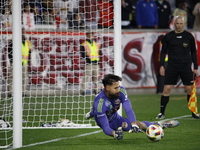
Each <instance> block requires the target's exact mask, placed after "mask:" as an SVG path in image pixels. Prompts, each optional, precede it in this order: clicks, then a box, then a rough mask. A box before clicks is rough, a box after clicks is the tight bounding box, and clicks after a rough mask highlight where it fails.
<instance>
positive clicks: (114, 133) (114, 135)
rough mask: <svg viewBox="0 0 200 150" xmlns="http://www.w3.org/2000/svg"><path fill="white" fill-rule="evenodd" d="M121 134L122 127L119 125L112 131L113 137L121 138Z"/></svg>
mask: <svg viewBox="0 0 200 150" xmlns="http://www.w3.org/2000/svg"><path fill="white" fill-rule="evenodd" d="M123 134H124V132H123V130H122V127H119V128H118V129H117V130H116V131H113V132H112V135H113V137H114V139H118V140H121V139H123Z"/></svg>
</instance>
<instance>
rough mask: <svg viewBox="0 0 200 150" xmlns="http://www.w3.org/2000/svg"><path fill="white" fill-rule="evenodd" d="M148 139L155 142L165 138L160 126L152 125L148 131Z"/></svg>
mask: <svg viewBox="0 0 200 150" xmlns="http://www.w3.org/2000/svg"><path fill="white" fill-rule="evenodd" d="M146 135H147V137H148V138H149V139H150V140H151V141H154V142H157V141H160V140H161V139H162V138H163V137H164V130H163V129H162V128H161V127H160V126H159V125H150V126H149V127H148V128H147V130H146Z"/></svg>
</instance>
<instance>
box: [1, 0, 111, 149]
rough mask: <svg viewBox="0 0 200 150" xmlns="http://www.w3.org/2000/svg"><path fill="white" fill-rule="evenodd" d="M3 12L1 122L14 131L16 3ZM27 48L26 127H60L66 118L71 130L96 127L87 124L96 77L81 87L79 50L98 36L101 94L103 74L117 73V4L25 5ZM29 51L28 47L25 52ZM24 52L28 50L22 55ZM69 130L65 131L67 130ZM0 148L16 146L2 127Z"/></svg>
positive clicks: (78, 0)
mask: <svg viewBox="0 0 200 150" xmlns="http://www.w3.org/2000/svg"><path fill="white" fill-rule="evenodd" d="M0 7H1V12H0V26H1V31H0V32H1V35H0V36H1V38H0V49H1V52H0V54H1V57H0V58H1V59H0V69H1V72H0V82H1V84H0V90H1V94H0V96H1V101H0V105H1V107H0V117H1V118H3V119H5V120H6V121H7V122H9V123H10V124H11V126H12V125H13V121H12V120H13V118H12V116H13V110H12V109H13V106H12V103H13V97H12V86H13V85H12V62H11V61H10V58H11V57H12V56H11V55H12V53H11V51H12V49H13V47H12V25H13V24H12V3H11V1H10V0H8V1H1V6H0ZM21 15H22V26H23V28H24V29H25V40H24V41H23V42H22V43H23V44H22V49H23V45H26V41H28V43H27V45H26V46H28V47H29V48H30V53H29V58H28V60H29V61H28V63H27V64H26V65H24V66H23V67H24V69H23V72H22V74H23V79H24V80H23V84H24V86H23V87H22V93H21V94H22V98H23V100H22V101H23V105H22V106H23V127H29V128H31V127H34V128H38V127H47V126H48V127H58V124H59V123H61V122H62V121H63V120H66V118H67V119H68V120H69V122H68V126H67V127H91V126H95V122H94V120H87V119H85V117H84V115H85V114H86V113H87V112H88V111H90V109H91V107H92V102H93V99H94V96H95V94H96V93H97V92H98V91H94V89H95V85H94V84H93V79H94V76H91V77H90V78H89V80H88V81H86V83H85V84H86V89H85V91H84V92H85V93H84V94H82V93H81V90H82V89H81V83H83V78H84V75H85V68H86V66H87V65H86V62H85V58H83V57H82V56H81V53H80V46H81V44H82V43H83V42H84V41H85V40H86V33H87V32H88V31H89V32H91V31H92V32H93V33H94V39H95V41H96V43H99V44H100V45H101V49H100V50H101V56H100V61H99V63H98V65H99V68H100V69H99V70H98V71H99V73H98V75H97V76H98V83H99V87H98V88H97V89H98V90H100V89H101V88H102V87H101V78H102V76H103V74H106V73H113V71H114V70H113V67H114V66H113V64H114V59H113V58H114V53H113V52H114V51H113V39H114V37H113V30H112V29H113V3H112V2H110V1H108V0H103V1H100V0H93V1H90V0H68V1H65V0H54V1H53V0H43V1H40V0H38V1H32V0H28V1H25V0H22V14H21ZM26 46H25V47H26ZM22 51H23V50H22ZM65 127H66V126H65ZM0 135H1V136H0V143H1V144H0V146H2V147H4V146H5V145H7V146H9V145H10V144H11V143H12V130H11V129H7V128H6V129H3V128H1V127H0Z"/></svg>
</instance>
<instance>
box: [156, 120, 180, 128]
mask: <svg viewBox="0 0 200 150" xmlns="http://www.w3.org/2000/svg"><path fill="white" fill-rule="evenodd" d="M158 124H159V125H160V126H161V127H162V128H163V129H166V128H173V127H177V126H178V125H179V124H180V123H179V121H177V120H170V121H158Z"/></svg>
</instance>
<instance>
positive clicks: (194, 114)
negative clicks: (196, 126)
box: [192, 113, 200, 119]
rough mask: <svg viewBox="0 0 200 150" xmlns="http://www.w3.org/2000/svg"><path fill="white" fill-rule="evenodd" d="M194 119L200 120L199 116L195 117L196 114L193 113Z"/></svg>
mask: <svg viewBox="0 0 200 150" xmlns="http://www.w3.org/2000/svg"><path fill="white" fill-rule="evenodd" d="M192 118H194V119H200V117H199V114H198V115H195V114H194V113H192Z"/></svg>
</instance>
